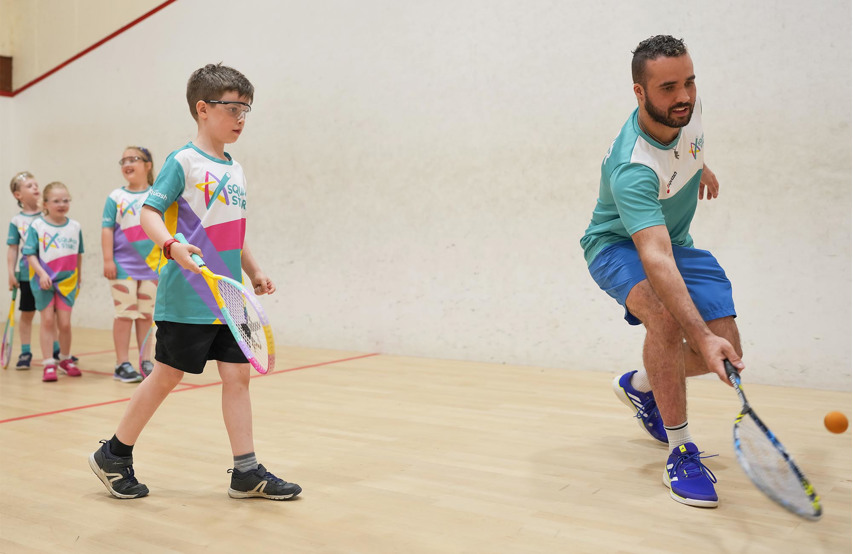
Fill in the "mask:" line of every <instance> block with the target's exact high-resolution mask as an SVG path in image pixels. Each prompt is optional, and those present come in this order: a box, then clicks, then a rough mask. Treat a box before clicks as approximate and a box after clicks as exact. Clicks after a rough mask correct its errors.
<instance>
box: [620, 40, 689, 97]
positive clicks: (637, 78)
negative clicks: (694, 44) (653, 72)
mask: <svg viewBox="0 0 853 554" xmlns="http://www.w3.org/2000/svg"><path fill="white" fill-rule="evenodd" d="M631 53H632V54H634V59H633V60H631V76H632V77H633V78H634V82H635V83H639V84H640V85H643V87H644V88H645V86H646V62H647V61H649V60H656V59H657V58H660V57H661V56H665V57H667V58H677V57H678V56H683V55H684V54H686V53H687V45H686V44H684V39H680V38H673V37H671V36H670V35H657V36H654V37H649V38H647V39H646V40H644V41H643V42H641V43H640V44H638V45H637V48H636V49H635V50H634V51H633V52H631Z"/></svg>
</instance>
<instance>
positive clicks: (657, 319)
mask: <svg viewBox="0 0 853 554" xmlns="http://www.w3.org/2000/svg"><path fill="white" fill-rule="evenodd" d="M626 305H627V307H628V310H629V311H630V312H631V313H632V314H634V315H635V316H636V317H637V319H639V320H640V321H642V322H643V325H645V326H646V329H647V331H648V332H650V333H654V334H659V335H663V336H672V337H673V339H675V338H678V339H679V340H680V339H681V336H682V331H681V325H679V323H678V321H676V320H675V318H674V317H673V316H672V314H671V313H670V311H669V310H668V309H667V308H666V306H664V305H663V302H661V300H660V298H658V295H657V294H656V293H655V291H654V290H653V289H652V287H651V285H650V284H649V282H648V281H647V280H646V281H641V282H639V283H637V285H636V286H635V287H634V288H633V289H631V292H630V293H629V294H628V298H627V299H626Z"/></svg>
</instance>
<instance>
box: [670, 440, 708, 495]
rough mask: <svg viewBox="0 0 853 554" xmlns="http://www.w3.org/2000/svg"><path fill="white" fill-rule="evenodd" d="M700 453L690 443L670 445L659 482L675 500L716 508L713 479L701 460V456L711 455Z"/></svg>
mask: <svg viewBox="0 0 853 554" xmlns="http://www.w3.org/2000/svg"><path fill="white" fill-rule="evenodd" d="M700 454H701V452H699V449H698V448H696V445H695V444H693V443H692V442H688V443H687V444H682V445H681V446H679V447H677V448H673V449H672V453H670V455H669V458H667V460H666V470H664V472H663V484H664V485H666V486H667V487H669V495H670V496H671V497H672V498H673V500H675V501H677V502H681V503H682V504H687V505H689V506H698V507H700V508H716V507H717V504H719V500H718V498H717V491H716V490H714V483H716V482H717V478H716V477H714V474H713V473H711V470H710V469H708V468H707V467H705V464H703V463H702V459H703V458H710V457H711V456H700ZM714 456H716V454H714Z"/></svg>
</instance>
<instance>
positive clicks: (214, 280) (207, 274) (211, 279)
mask: <svg viewBox="0 0 853 554" xmlns="http://www.w3.org/2000/svg"><path fill="white" fill-rule="evenodd" d="M175 238H176V239H178V242H180V243H182V244H189V242H188V241H187V239H186V237H184V235H183V233H176V234H175ZM191 257H192V260H193V261H194V262H195V263H196V265H198V266H199V268H201V275H202V277H204V280H205V281H207V285H208V286H209V287H210V291H211V292H212V293H213V298H214V299H215V300H216V305H217V306H219V311H220V312H221V313H222V319H223V321H224V322H225V324H226V325H227V326H228V329H229V330H230V331H231V334H232V335H234V339H235V340H236V341H237V346H239V347H240V350H241V351H242V352H243V354H244V355H245V356H246V359H247V360H248V361H249V364H251V366H252V367H253V368H255V371H257V372H258V373H260V374H262V375H264V374H267V373H269V372H271V371H272V370H273V369H274V368H275V342H274V340H273V335H272V327H271V326H270V322H269V319H268V318H267V314H266V313H265V312H264V310H263V308H261V305H260V303H259V302H258V301H257V300H255V299H254V298H253V296H252V295H250V294H249V293H248V291H247V290H246V287H244V286H243V284H242V283H238V282H237V281H235V280H234V279H231V278H230V277H226V276H224V275H217V274H216V273H213V272H212V271H211V270H210V269H209V268H208V267H207V264H205V263H204V260H203V259H202V258H201V256H199V255H198V254H191ZM219 281H224V282H225V283H228V284H229V285H231V286H232V287H234V288H235V289H237V290H238V291H239V292H240V294H242V295H243V298H244V299H245V300H246V302H248V303H249V304H251V306H252V308H254V310H255V312H256V313H257V314H258V316H259V317H260V319H261V325H262V328H263V331H264V338H265V339H266V341H267V354H268V360H267V364H266V365H264V364H263V363H261V361H260V360H258V359H257V358H256V357H255V355H254V354H253V353H252V350H251V348H249V345H247V344H246V342H245V341H244V340H243V336H242V335H241V334H240V330H239V329H238V328H237V324H236V323H235V322H234V319H233V318H232V317H231V314H230V313H229V312H228V308H227V307H226V306H225V300H224V299H223V298H222V295H221V294H220V293H219V283H218V282H219Z"/></svg>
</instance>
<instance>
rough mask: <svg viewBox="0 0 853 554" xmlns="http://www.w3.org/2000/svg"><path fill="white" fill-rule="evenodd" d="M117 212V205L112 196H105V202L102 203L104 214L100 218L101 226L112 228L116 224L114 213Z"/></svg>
mask: <svg viewBox="0 0 853 554" xmlns="http://www.w3.org/2000/svg"><path fill="white" fill-rule="evenodd" d="M117 214H118V206H116V201H115V200H113V199H112V197H110V196H107V202H106V203H105V204H104V216H103V218H102V219H101V227H107V228H109V229H112V228H113V227H115V226H116V215H117Z"/></svg>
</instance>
